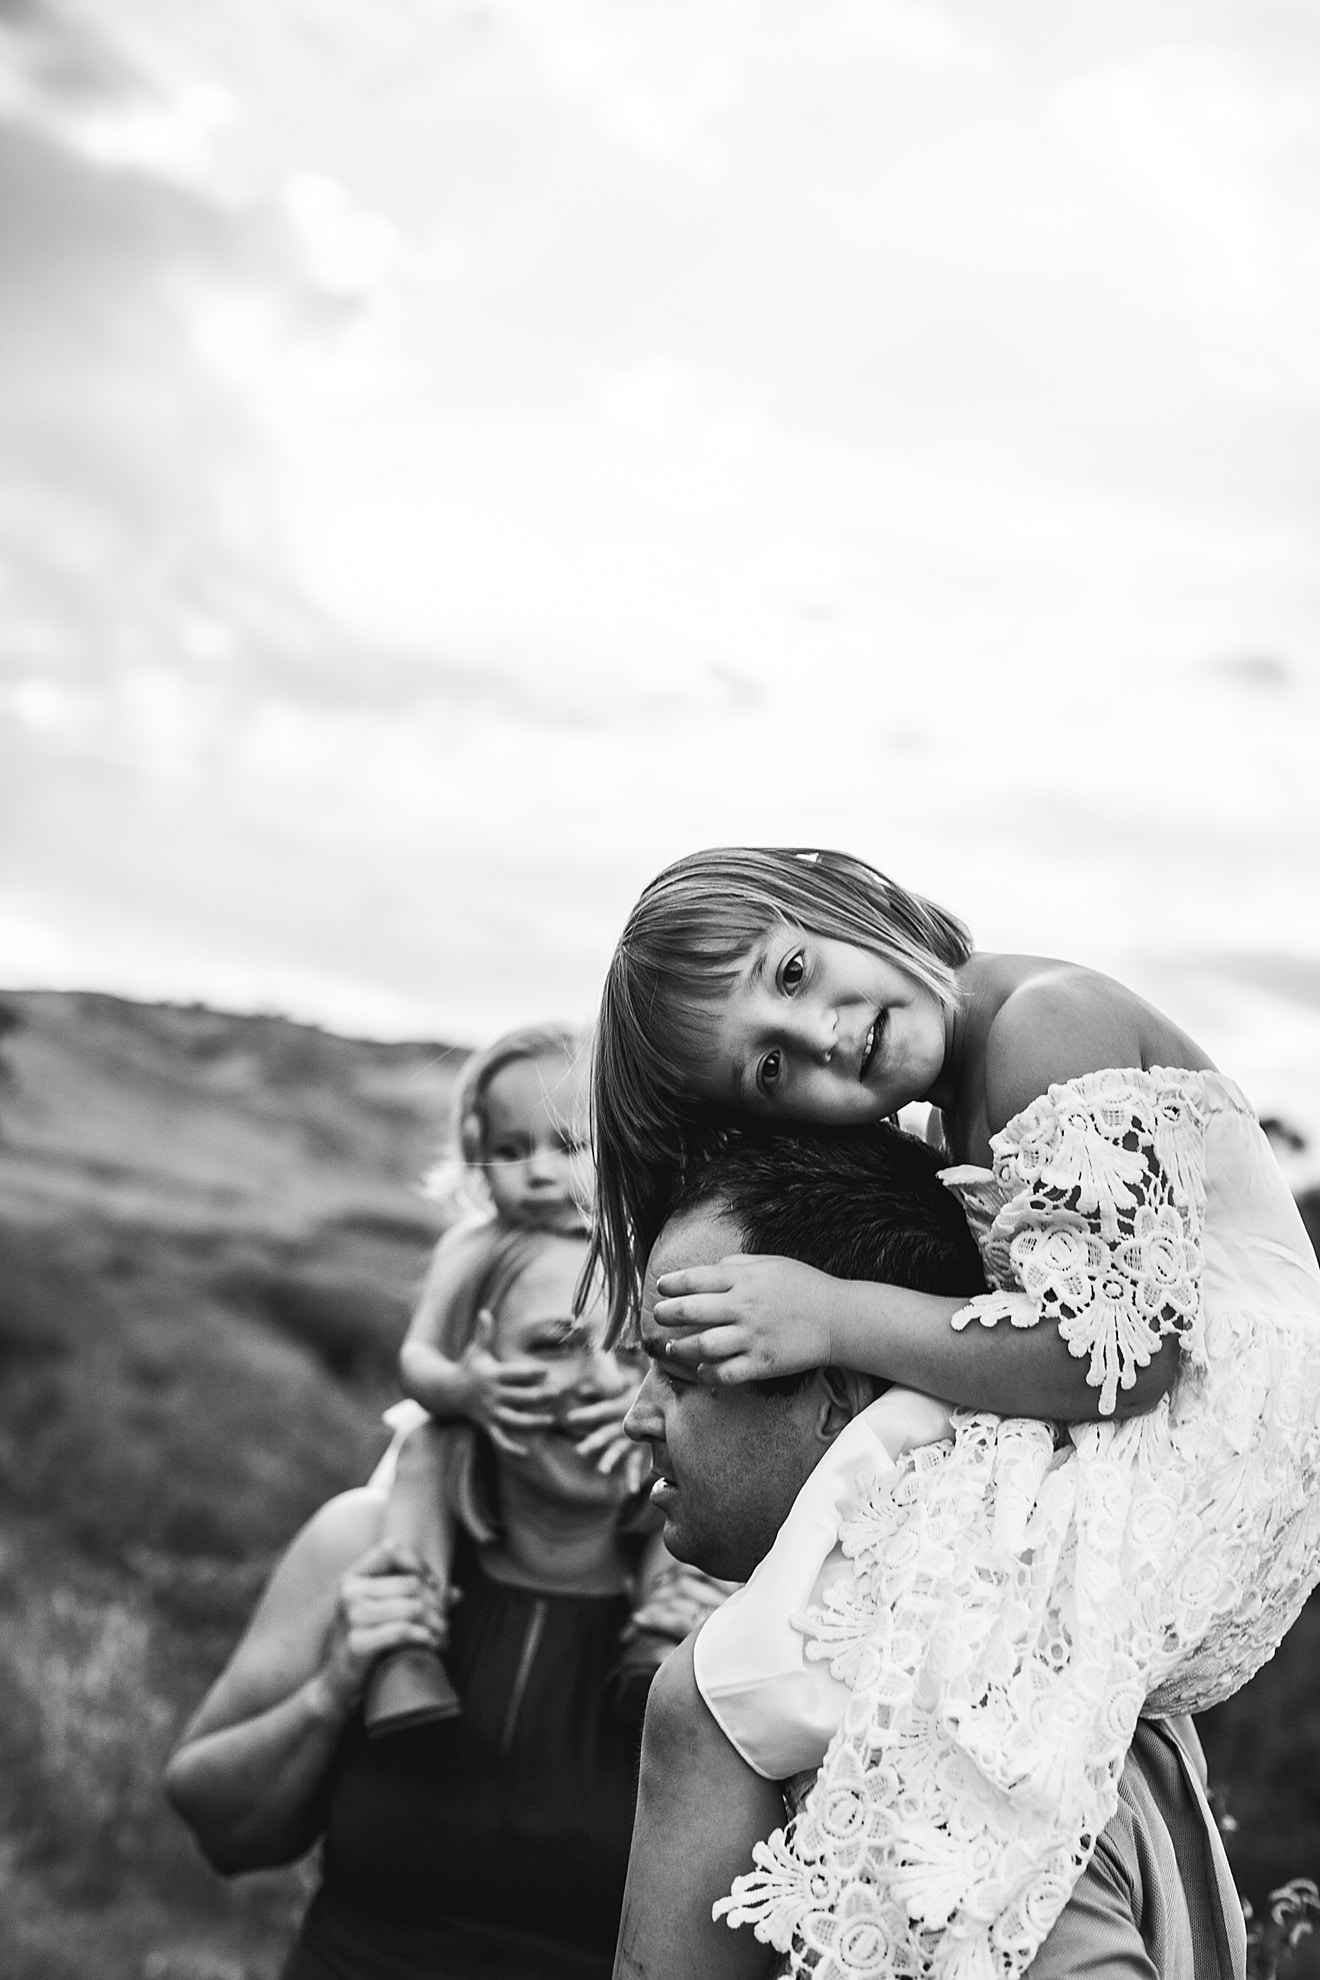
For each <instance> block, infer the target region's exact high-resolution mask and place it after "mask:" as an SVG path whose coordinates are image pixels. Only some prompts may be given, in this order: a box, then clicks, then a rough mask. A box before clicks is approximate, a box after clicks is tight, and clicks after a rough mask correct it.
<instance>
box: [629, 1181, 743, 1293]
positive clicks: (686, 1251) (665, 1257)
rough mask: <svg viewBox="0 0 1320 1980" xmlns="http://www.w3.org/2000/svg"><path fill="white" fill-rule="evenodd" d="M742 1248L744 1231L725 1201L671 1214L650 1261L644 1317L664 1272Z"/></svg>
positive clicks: (712, 1261)
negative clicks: (658, 1280) (657, 1281)
mask: <svg viewBox="0 0 1320 1980" xmlns="http://www.w3.org/2000/svg"><path fill="white" fill-rule="evenodd" d="M742 1248H743V1233H742V1231H741V1229H740V1227H739V1225H738V1223H737V1222H736V1220H735V1219H734V1217H733V1216H732V1215H731V1213H730V1212H729V1211H728V1210H727V1209H726V1208H725V1207H724V1206H723V1205H722V1204H718V1203H708V1204H700V1205H698V1206H697V1208H696V1209H694V1210H681V1211H680V1212H679V1213H678V1215H677V1216H676V1217H671V1218H670V1219H669V1222H668V1223H667V1224H666V1225H665V1227H664V1229H663V1230H662V1231H661V1233H660V1235H659V1237H658V1238H657V1239H656V1241H655V1246H654V1248H653V1250H652V1252H651V1256H650V1258H649V1259H648V1261H647V1267H646V1285H645V1289H644V1291H643V1294H642V1309H643V1318H646V1317H647V1316H648V1315H649V1313H650V1310H651V1306H652V1304H653V1303H654V1300H655V1282H656V1280H657V1279H658V1278H659V1277H660V1274H661V1273H662V1272H681V1271H683V1270H684V1268H685V1267H687V1266H689V1265H715V1264H718V1262H719V1260H720V1259H721V1258H727V1257H728V1256H729V1254H730V1252H733V1251H741V1250H742Z"/></svg>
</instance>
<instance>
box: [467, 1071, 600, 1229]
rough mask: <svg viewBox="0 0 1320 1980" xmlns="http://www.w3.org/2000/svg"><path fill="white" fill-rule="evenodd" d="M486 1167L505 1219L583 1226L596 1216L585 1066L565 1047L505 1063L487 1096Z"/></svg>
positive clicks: (533, 1225)
mask: <svg viewBox="0 0 1320 1980" xmlns="http://www.w3.org/2000/svg"><path fill="white" fill-rule="evenodd" d="M482 1112H483V1116H484V1119H485V1127H486V1132H485V1148H484V1157H483V1160H482V1164H481V1173H482V1175H483V1176H484V1177H485V1179H486V1183H487V1186H488V1188H489V1190H490V1193H491V1196H492V1198H493V1199H494V1203H495V1209H496V1213H497V1214H498V1216H499V1217H500V1219H501V1221H502V1222H504V1223H506V1224H513V1225H520V1226H524V1227H530V1228H532V1229H535V1230H546V1231H579V1230H582V1229H583V1228H584V1227H585V1225H586V1223H587V1221H588V1219H589V1217H590V1214H591V1192H592V1181H593V1178H592V1170H591V1155H590V1150H589V1147H588V1143H587V1137H586V1083H585V1073H584V1070H583V1069H582V1068H581V1067H580V1066H578V1065H577V1064H575V1063H574V1062H573V1061H572V1060H570V1059H568V1058H567V1057H566V1056H565V1055H564V1054H563V1053H560V1052H551V1053H547V1054H545V1055H543V1056H542V1057H541V1058H537V1059H515V1060H514V1061H513V1063H512V1064H511V1065H507V1066H501V1068H500V1070H499V1071H498V1072H497V1073H496V1074H495V1076H494V1078H493V1079H492V1080H491V1081H490V1082H489V1084H488V1085H487V1087H486V1090H485V1093H484V1095H483V1096H482Z"/></svg>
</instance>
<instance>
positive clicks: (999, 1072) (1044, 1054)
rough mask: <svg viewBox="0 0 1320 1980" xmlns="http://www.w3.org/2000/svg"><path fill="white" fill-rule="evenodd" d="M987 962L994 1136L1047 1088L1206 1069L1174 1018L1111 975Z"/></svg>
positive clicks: (986, 1045) (1041, 963) (987, 1064)
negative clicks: (1129, 1071) (1118, 1072)
mask: <svg viewBox="0 0 1320 1980" xmlns="http://www.w3.org/2000/svg"><path fill="white" fill-rule="evenodd" d="M986 960H987V964H988V967H987V970H986V972H985V988H986V994H985V996H984V999H983V1001H982V1002H981V1004H980V1040H979V1042H980V1047H981V1055H982V1065H983V1084H984V1091H985V1096H986V1103H987V1113H988V1115H989V1120H990V1129H991V1132H992V1133H993V1132H996V1131H997V1130H998V1129H999V1128H1001V1127H1003V1126H1004V1124H1005V1123H1006V1122H1007V1121H1009V1120H1011V1119H1012V1117H1013V1116H1014V1114H1018V1113H1021V1111H1022V1109H1023V1108H1024V1107H1027V1106H1030V1104H1031V1102H1032V1101H1033V1100H1035V1099H1037V1098H1038V1097H1039V1095H1040V1094H1042V1093H1044V1092H1045V1090H1046V1088H1047V1087H1049V1086H1051V1085H1054V1084H1056V1083H1062V1082H1064V1081H1066V1080H1070V1079H1078V1078H1080V1077H1081V1076H1082V1075H1083V1074H1084V1073H1090V1072H1099V1071H1101V1070H1103V1069H1104V1068H1105V1067H1108V1066H1127V1067H1143V1068H1147V1069H1149V1068H1150V1067H1151V1066H1187V1067H1201V1068H1208V1067H1209V1066H1210V1064H1211V1061H1210V1059H1209V1058H1208V1057H1207V1055H1206V1054H1205V1052H1204V1051H1203V1050H1202V1049H1201V1047H1200V1046H1199V1045H1197V1043H1196V1042H1195V1040H1194V1039H1192V1038H1190V1037H1189V1036H1188V1034H1187V1033H1186V1032H1185V1031H1183V1030H1181V1028H1180V1027H1179V1026H1177V1025H1176V1024H1174V1023H1173V1021H1172V1019H1170V1018H1167V1017H1165V1016H1164V1014H1163V1013H1162V1012H1161V1011H1158V1010H1156V1008H1155V1006H1154V1005H1153V1004H1149V1003H1147V1002H1146V1000H1145V999H1144V998H1142V997H1139V996H1138V995H1137V994H1136V992H1135V991H1133V990H1130V989H1128V987H1127V986H1126V984H1123V983H1119V982H1118V981H1117V980H1116V979H1115V978H1114V977H1112V976H1105V975H1104V974H1102V972H1101V971H1099V970H1094V969H1087V968H1085V967H1084V966H1083V965H1081V964H1079V963H1070V962H1063V961H1060V960H1059V959H1057V958H1054V957H1048V956H995V957H988V958H987V959H986Z"/></svg>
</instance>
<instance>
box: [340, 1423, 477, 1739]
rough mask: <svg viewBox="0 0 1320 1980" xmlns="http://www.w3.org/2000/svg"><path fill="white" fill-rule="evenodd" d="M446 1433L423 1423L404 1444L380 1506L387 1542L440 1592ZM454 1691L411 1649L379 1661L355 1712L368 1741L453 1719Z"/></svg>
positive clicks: (446, 1553)
mask: <svg viewBox="0 0 1320 1980" xmlns="http://www.w3.org/2000/svg"><path fill="white" fill-rule="evenodd" d="M449 1434H450V1433H449V1432H448V1431H447V1430H445V1429H444V1428H442V1426H441V1425H439V1424H437V1423H423V1424H420V1425H419V1426H418V1428H417V1429H416V1430H414V1431H413V1432H412V1434H411V1435H410V1436H408V1437H407V1438H405V1439H404V1442H403V1444H402V1446H401V1447H400V1450H399V1454H398V1458H397V1461H396V1465H395V1472H394V1482H393V1484H392V1485H391V1487H390V1495H389V1500H388V1502H387V1504H386V1507H385V1524H384V1532H385V1536H386V1538H387V1539H391V1540H398V1541H401V1542H402V1543H403V1544H404V1545H406V1546H408V1547H411V1548H412V1550H413V1552H414V1553H415V1554H417V1555H418V1557H419V1558H420V1559H421V1560H422V1561H423V1563H424V1564H425V1565H426V1567H428V1568H429V1569H430V1571H431V1573H432V1574H433V1575H434V1576H435V1578H436V1581H437V1583H438V1585H439V1586H440V1588H441V1589H442V1590H446V1589H448V1587H449V1572H450V1566H451V1564H452V1560H453V1521H452V1518H451V1516H450V1512H449V1507H448V1505H447V1503H446V1499H445V1470H446V1466H445V1451H446V1438H447V1437H448V1436H449ZM459 1710H460V1706H459V1700H458V1693H457V1692H456V1691H455V1690H454V1687H453V1685H452V1684H451V1683H450V1681H449V1674H448V1672H447V1671H446V1670H445V1667H444V1665H443V1664H442V1663H441V1661H440V1659H439V1657H437V1656H436V1654H435V1652H434V1651H432V1650H427V1649H424V1648H423V1647H422V1646H421V1645H416V1646H413V1647H409V1648H406V1649H402V1650H394V1651H391V1652H390V1653H389V1654H388V1655H386V1656H384V1657H382V1658H380V1659H379V1661H378V1662H377V1663H376V1665H375V1666H374V1668H373V1670H372V1673H371V1676H370V1678H369V1680H368V1682H367V1693H366V1699H365V1701H364V1706H363V1712H364V1717H365V1721H366V1727H367V1731H368V1732H369V1733H370V1734H371V1736H372V1738H373V1739H374V1738H378V1737H379V1736H380V1734H381V1733H387V1732H398V1731H400V1730H402V1728H403V1727H405V1726H415V1725H420V1724H422V1723H423V1722H424V1721H425V1720H428V1719H448V1718H453V1717H454V1715H455V1714H456V1713H457V1712H458V1711H459Z"/></svg>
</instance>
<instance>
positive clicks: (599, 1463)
mask: <svg viewBox="0 0 1320 1980" xmlns="http://www.w3.org/2000/svg"><path fill="white" fill-rule="evenodd" d="M640 1387H641V1383H640V1382H639V1383H637V1384H636V1385H635V1386H634V1387H632V1388H628V1389H625V1390H624V1391H623V1392H622V1394H621V1395H617V1396H604V1397H602V1398H601V1399H600V1401H598V1402H589V1403H579V1404H578V1406H577V1408H576V1409H570V1410H568V1411H566V1412H565V1415H564V1423H565V1425H566V1426H567V1428H568V1429H570V1430H579V1431H581V1433H582V1434H581V1436H580V1437H579V1438H578V1441H577V1445H576V1450H577V1454H578V1456H579V1457H583V1458H594V1459H595V1460H596V1469H597V1471H601V1472H604V1473H606V1474H607V1475H608V1474H609V1473H610V1472H612V1471H621V1475H622V1477H623V1479H624V1482H625V1483H626V1485H627V1487H628V1490H629V1491H630V1492H635V1491H637V1489H638V1487H639V1486H640V1485H641V1483H642V1480H643V1479H644V1478H645V1477H646V1476H647V1474H648V1473H649V1471H650V1469H651V1459H650V1454H649V1452H647V1451H646V1450H645V1449H644V1448H643V1447H642V1445H640V1444H635V1443H634V1442H633V1440H632V1438H631V1437H625V1436H624V1434H623V1419H624V1417H625V1416H626V1415H627V1414H628V1411H629V1410H630V1409H631V1408H632V1406H633V1398H634V1397H635V1396H636V1394H637V1391H638V1389H640Z"/></svg>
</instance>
